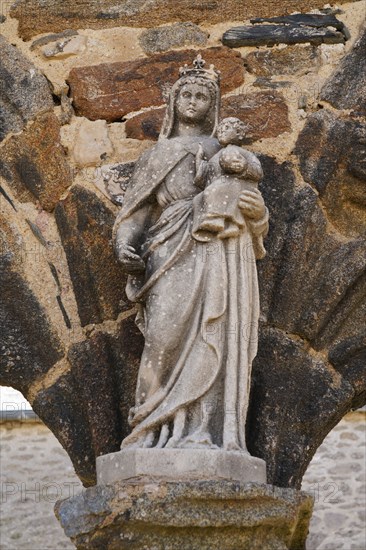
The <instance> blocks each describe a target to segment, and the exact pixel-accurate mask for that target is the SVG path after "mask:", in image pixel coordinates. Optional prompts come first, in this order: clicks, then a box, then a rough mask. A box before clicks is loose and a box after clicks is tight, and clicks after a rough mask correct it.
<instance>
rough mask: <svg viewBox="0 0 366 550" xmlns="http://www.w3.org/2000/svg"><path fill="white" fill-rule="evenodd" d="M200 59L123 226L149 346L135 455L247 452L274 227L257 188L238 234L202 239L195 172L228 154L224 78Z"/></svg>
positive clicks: (184, 81)
mask: <svg viewBox="0 0 366 550" xmlns="http://www.w3.org/2000/svg"><path fill="white" fill-rule="evenodd" d="M203 65H204V62H203V60H202V59H200V56H199V57H198V58H197V60H196V61H195V62H194V67H193V68H188V67H187V66H185V67H183V68H182V69H181V71H180V78H179V79H178V81H177V82H176V83H175V84H174V85H173V87H172V90H171V93H170V97H169V103H168V106H167V111H166V116H165V120H164V123H163V127H162V131H161V134H160V137H159V140H158V142H157V144H156V145H155V146H154V147H152V148H151V149H150V150H148V151H147V152H145V153H144V154H143V155H142V156H141V157H140V158H139V160H138V161H137V163H136V165H135V170H134V173H133V176H132V180H131V182H130V185H129V187H128V189H127V192H126V194H125V198H124V204H123V207H122V209H121V211H120V213H119V215H118V216H117V219H116V222H115V227H114V243H115V249H116V254H117V256H118V258H119V261H120V262H121V264H122V266H123V268H124V270H125V271H126V272H127V273H128V274H129V278H128V284H127V289H126V290H127V295H128V297H129V299H130V300H131V301H133V302H135V303H136V304H138V310H139V314H138V316H137V323H138V325H139V327H140V329H141V331H142V332H143V335H144V338H145V346H144V350H143V354H142V357H141V364H140V369H139V374H138V382H137V388H136V402H135V406H134V407H133V408H132V409H131V411H130V415H129V423H130V426H131V428H132V431H131V433H130V435H128V436H127V437H126V438H125V439H124V440H123V442H122V449H125V448H141V447H144V448H147V447H155V448H206V449H219V448H220V449H226V450H238V451H244V452H245V451H246V443H245V420H246V413H247V406H248V398H249V388H250V372H251V364H252V361H253V359H254V357H255V355H256V350H257V331H258V316H259V296H258V283H257V272H256V262H255V260H256V258H255V250H263V247H261V246H256V244H258V243H259V244H261V243H262V239H263V236H265V234H266V232H267V228H268V212H267V209H266V207H265V205H264V202H263V199H262V196H261V194H260V192H259V191H258V190H253V191H244V192H242V193H241V195H240V196H238V197H237V199H238V206H239V208H240V209H241V212H242V213H243V216H244V218H245V220H246V223H245V226H244V227H243V228H242V229H241V231H240V234H239V235H238V236H237V237H231V238H227V239H222V238H220V237H219V235H216V234H214V233H212V234H211V236H210V237H208V238H205V239H198V238H196V237H195V236H194V235H193V232H192V226H193V220H194V218H195V216H196V215H197V213H198V212H199V210H200V201H201V199H202V193H203V190H202V188H201V187H202V186H201V187H200V186H198V184H196V183H195V174H196V165H197V161H198V159H199V158H202V156H203V157H204V158H205V159H206V160H209V159H210V158H211V157H212V156H213V155H214V154H215V153H217V152H218V151H219V149H220V145H219V143H218V141H217V139H216V137H215V133H216V128H217V124H218V118H219V106H220V90H219V75H218V73H217V72H216V71H215V70H214V69H213V67H212V66H211V67H210V69H209V70H205V69H204V66H203Z"/></svg>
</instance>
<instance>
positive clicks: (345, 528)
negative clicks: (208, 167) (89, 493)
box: [0, 413, 366, 550]
mask: <svg viewBox="0 0 366 550" xmlns="http://www.w3.org/2000/svg"><path fill="white" fill-rule="evenodd" d="M365 418H366V414H365V413H352V414H349V415H347V417H345V419H343V420H342V422H341V423H340V424H338V426H336V428H335V429H334V430H333V431H332V432H331V433H330V434H329V435H328V437H327V438H326V439H325V441H324V442H323V444H322V445H321V447H320V448H319V450H318V452H317V454H316V455H315V457H314V459H313V461H312V463H311V464H310V466H309V469H308V471H307V473H306V476H305V479H304V482H303V489H304V490H306V491H308V492H311V493H312V494H313V495H314V496H315V499H316V503H315V511H314V516H313V519H312V523H311V530H310V535H309V539H308V544H307V549H308V550H366V532H365V459H366V456H365V443H366V431H365V427H366V425H365ZM0 441H1V455H0V459H1V462H0V465H1V489H2V504H1V505H2V512H1V520H0V529H1V531H0V548H1V550H18V549H19V550H20V549H22V550H23V549H24V550H25V549H27V550H28V549H29V550H30V549H31V550H56V549H57V550H58V549H72V548H74V546H73V545H72V544H71V542H70V541H69V539H68V538H67V537H65V535H64V534H63V531H62V529H61V527H60V526H59V524H58V522H57V520H56V518H55V517H54V515H53V505H54V503H55V501H56V500H58V499H59V498H66V497H68V496H70V495H72V494H76V493H77V492H79V491H80V490H81V484H80V482H79V481H78V478H77V477H76V475H75V474H74V471H73V469H72V466H71V463H70V460H69V458H68V456H67V454H66V453H65V451H64V450H63V449H62V448H61V446H60V444H59V443H58V441H57V440H56V438H55V437H54V436H53V435H52V433H51V432H50V431H49V430H48V429H47V428H46V427H45V426H43V425H42V424H31V423H23V424H22V423H13V424H10V423H4V424H1V425H0Z"/></svg>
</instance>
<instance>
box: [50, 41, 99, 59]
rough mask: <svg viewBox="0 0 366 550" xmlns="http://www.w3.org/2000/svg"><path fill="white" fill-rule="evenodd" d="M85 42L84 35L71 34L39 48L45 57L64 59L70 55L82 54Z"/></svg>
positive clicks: (85, 45)
mask: <svg viewBox="0 0 366 550" xmlns="http://www.w3.org/2000/svg"><path fill="white" fill-rule="evenodd" d="M87 43H88V39H87V37H86V36H71V37H69V38H62V39H60V40H56V41H55V42H51V43H50V44H47V46H44V47H43V48H42V49H41V50H42V54H43V55H44V57H45V58H47V59H50V58H56V59H65V58H67V57H69V56H70V55H79V54H82V53H83V52H84V51H85V50H86V47H87Z"/></svg>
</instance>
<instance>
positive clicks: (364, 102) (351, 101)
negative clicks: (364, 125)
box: [320, 30, 366, 116]
mask: <svg viewBox="0 0 366 550" xmlns="http://www.w3.org/2000/svg"><path fill="white" fill-rule="evenodd" d="M365 49H366V30H364V31H363V33H362V35H361V37H360V38H359V40H358V41H357V42H356V44H355V45H354V47H353V49H352V50H351V52H350V53H349V54H348V55H347V56H346V57H345V58H344V59H343V60H342V63H341V65H340V67H339V69H338V70H337V71H336V72H335V73H334V74H333V75H332V76H331V78H330V79H329V81H328V82H327V83H326V84H325V86H324V87H323V89H322V91H321V95H320V97H321V99H323V100H325V101H328V102H329V103H330V104H331V105H333V106H334V107H336V108H337V109H352V110H353V111H355V113H356V114H361V115H363V116H365V115H366V56H365Z"/></svg>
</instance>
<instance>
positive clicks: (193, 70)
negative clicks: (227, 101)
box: [179, 53, 220, 84]
mask: <svg viewBox="0 0 366 550" xmlns="http://www.w3.org/2000/svg"><path fill="white" fill-rule="evenodd" d="M205 65H206V61H205V60H204V59H202V55H201V54H200V53H199V54H198V55H197V57H196V59H195V60H194V61H193V67H188V65H187V64H185V65H184V66H183V67H181V68H180V69H179V76H180V77H183V76H201V77H202V78H207V79H208V80H213V81H214V82H216V83H217V84H218V83H219V82H220V71H218V70H216V69H215V66H214V65H210V68H209V69H204V66H205Z"/></svg>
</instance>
